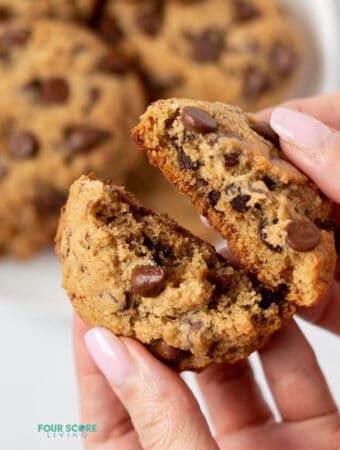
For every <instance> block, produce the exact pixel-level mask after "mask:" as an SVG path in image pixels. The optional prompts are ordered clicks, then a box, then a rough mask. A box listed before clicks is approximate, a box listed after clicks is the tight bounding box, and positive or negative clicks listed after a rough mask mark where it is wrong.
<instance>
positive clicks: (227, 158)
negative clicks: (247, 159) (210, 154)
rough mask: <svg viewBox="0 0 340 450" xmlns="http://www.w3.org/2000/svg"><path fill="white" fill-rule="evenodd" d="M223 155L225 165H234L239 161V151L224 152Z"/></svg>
mask: <svg viewBox="0 0 340 450" xmlns="http://www.w3.org/2000/svg"><path fill="white" fill-rule="evenodd" d="M223 156H224V164H225V165H226V166H227V167H233V166H236V165H237V164H238V163H239V162H240V153H239V152H232V153H225V154H224V155H223Z"/></svg>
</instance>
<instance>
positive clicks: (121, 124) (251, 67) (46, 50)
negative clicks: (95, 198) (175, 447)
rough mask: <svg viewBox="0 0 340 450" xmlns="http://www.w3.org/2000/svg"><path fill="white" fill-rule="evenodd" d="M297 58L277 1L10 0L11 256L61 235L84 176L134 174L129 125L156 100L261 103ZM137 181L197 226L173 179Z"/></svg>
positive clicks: (3, 64)
mask: <svg viewBox="0 0 340 450" xmlns="http://www.w3.org/2000/svg"><path fill="white" fill-rule="evenodd" d="M297 60H298V42H297V38H296V35H295V31H294V29H293V28H292V26H291V24H290V23H289V21H288V20H287V18H286V17H285V15H284V14H283V13H282V12H281V10H280V9H279V7H278V5H277V3H276V1H275V0H199V1H195V2H193V1H188V0H167V1H165V0H162V1H158V0H143V1H141V0H106V1H103V0H73V1H71V0H41V1H33V0H0V198H1V201H0V220H1V222H2V226H1V229H0V253H1V254H7V253H12V254H14V255H16V256H18V257H29V256H31V255H32V254H33V253H35V252H36V251H37V250H38V249H40V248H41V247H43V246H44V245H46V244H48V243H50V242H51V240H52V238H53V235H54V233H55V229H56V224H57V220H58V216H59V211H60V207H61V206H62V205H63V204H64V202H65V199H66V195H67V192H68V189H69V186H70V184H71V183H72V182H73V181H74V180H75V179H76V178H77V177H79V176H80V175H81V174H83V173H89V172H91V171H93V172H94V173H95V174H96V175H98V176H100V177H109V178H111V179H112V180H113V181H114V182H115V183H122V182H125V180H126V177H127V175H128V173H130V172H131V170H133V169H134V168H136V167H138V164H140V160H141V157H140V156H139V155H138V153H137V152H136V150H135V148H134V146H133V145H134V144H133V143H132V142H131V139H130V137H129V134H130V129H131V127H132V125H134V124H135V123H136V122H137V120H138V116H139V115H140V114H141V112H142V110H143V108H144V107H145V105H146V104H147V102H148V101H149V100H150V99H155V98H159V97H170V96H175V95H176V96H179V95H181V96H182V95H185V96H186V97H191V98H203V99H207V100H223V101H227V102H229V103H233V104H241V105H242V106H244V107H247V108H248V109H251V110H254V109H256V108H259V107H262V106H264V105H267V104H269V103H272V102H276V101H278V100H281V99H283V98H284V97H285V96H286V95H287V94H288V91H289V89H291V86H292V83H293V80H294V78H295V75H296V67H297ZM142 164H144V163H142ZM144 170H145V169H143V166H140V168H139V169H138V171H139V172H137V173H138V176H139V178H141V179H142V180H143V176H144V175H143V174H145V172H144ZM148 170H150V169H148ZM148 176H149V177H151V178H153V177H155V175H154V173H153V172H151V173H150V172H148ZM131 178H132V180H133V181H134V180H135V178H136V172H132V177H131V176H130V180H131ZM158 180H159V178H158ZM132 184H133V183H132ZM135 187H136V191H137V192H136V193H137V196H139V195H140V196H142V197H144V198H145V196H147V198H148V199H149V203H151V204H152V205H154V204H155V203H156V204H157V202H159V193H160V192H162V201H164V202H165V203H168V204H176V206H175V208H174V210H175V211H174V212H175V216H176V217H177V218H178V216H177V214H176V213H177V211H179V214H180V215H181V217H180V220H181V221H182V218H183V210H184V211H185V212H186V216H187V217H189V218H190V219H189V225H190V226H192V225H193V222H192V219H191V218H192V217H193V216H194V213H193V212H192V210H187V206H186V205H187V204H186V203H183V200H181V199H180V197H178V196H175V195H176V194H174V193H173V191H171V192H169V191H167V190H166V188H165V187H164V183H163V181H157V180H155V181H154V182H153V185H152V189H151V191H150V189H149V188H148V190H147V191H145V188H144V183H143V181H142V182H139V183H135ZM164 196H166V197H167V199H165V200H164ZM178 205H180V206H178ZM190 211H191V212H190ZM186 220H187V219H185V220H184V223H185V224H188V222H186ZM195 220H196V219H195ZM195 223H196V224H197V222H195ZM196 226H197V225H195V227H196Z"/></svg>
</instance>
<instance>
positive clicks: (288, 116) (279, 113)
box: [270, 108, 332, 153]
mask: <svg viewBox="0 0 340 450" xmlns="http://www.w3.org/2000/svg"><path fill="white" fill-rule="evenodd" d="M270 125H271V127H272V128H273V130H274V131H276V133H277V134H278V135H279V136H280V138H281V139H283V140H284V141H286V142H289V143H292V144H294V145H295V146H297V147H302V148H306V149H310V150H315V152H317V153H319V152H320V150H322V149H323V148H326V143H327V141H328V139H329V137H330V136H331V135H332V132H331V130H330V129H329V128H328V127H327V126H326V125H324V124H323V123H322V122H319V121H318V120H316V119H314V118H313V117H311V116H308V115H307V114H303V113H300V112H298V111H294V110H292V109H288V108H275V109H274V111H273V113H272V116H271V119H270Z"/></svg>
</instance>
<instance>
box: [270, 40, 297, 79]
mask: <svg viewBox="0 0 340 450" xmlns="http://www.w3.org/2000/svg"><path fill="white" fill-rule="evenodd" d="M271 59H272V64H273V67H274V70H275V71H276V73H277V74H278V75H280V76H282V77H285V76H287V75H289V74H290V73H291V72H292V71H293V70H294V69H295V66H296V55H295V53H294V51H293V49H292V48H291V47H288V46H287V45H284V44H279V45H277V46H276V47H275V48H274V50H273V53H272V58H271Z"/></svg>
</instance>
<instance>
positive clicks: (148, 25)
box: [135, 2, 163, 36]
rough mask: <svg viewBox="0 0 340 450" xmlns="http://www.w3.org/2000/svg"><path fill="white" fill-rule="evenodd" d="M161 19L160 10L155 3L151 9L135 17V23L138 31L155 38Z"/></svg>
mask: <svg viewBox="0 0 340 450" xmlns="http://www.w3.org/2000/svg"><path fill="white" fill-rule="evenodd" d="M162 19H163V18H162V8H161V7H159V4H157V2H155V5H154V7H153V8H151V9H150V10H149V11H144V12H143V13H142V14H140V15H139V16H137V17H136V21H135V23H136V27H137V29H138V30H139V31H141V32H143V33H145V34H148V35H149V36H156V35H157V34H158V32H159V31H160V29H161V26H162V21H163V20H162Z"/></svg>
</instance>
